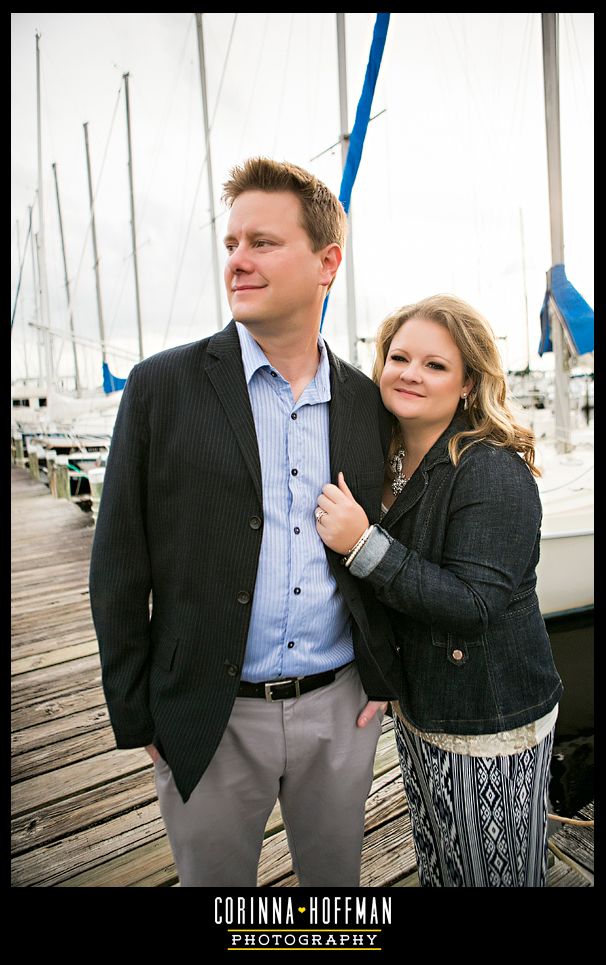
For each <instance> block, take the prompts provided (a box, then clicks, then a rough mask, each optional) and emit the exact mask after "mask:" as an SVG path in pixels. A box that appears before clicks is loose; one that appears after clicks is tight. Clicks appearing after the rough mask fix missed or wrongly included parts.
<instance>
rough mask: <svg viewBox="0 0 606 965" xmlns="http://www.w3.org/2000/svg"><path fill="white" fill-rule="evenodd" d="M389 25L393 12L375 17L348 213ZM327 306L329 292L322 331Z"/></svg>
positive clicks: (348, 178) (351, 153)
mask: <svg viewBox="0 0 606 965" xmlns="http://www.w3.org/2000/svg"><path fill="white" fill-rule="evenodd" d="M388 26H389V14H388V13H378V14H377V19H376V20H375V29H374V31H373V35H372V43H371V45H370V54H369V55H368V64H367V65H366V75H365V77H364V84H363V86H362V93H361V94H360V100H359V101H358V108H357V110H356V119H355V121H354V126H353V130H352V132H351V134H350V136H349V149H348V151H347V158H346V160H345V167H344V168H343V176H342V178H341V188H340V191H339V201H340V202H341V204H342V205H343V207H344V208H345V212H346V213H348V212H349V205H350V202H351V192H352V188H353V186H354V181H355V180H356V175H357V173H358V168H359V167H360V160H361V158H362V148H363V147H364V139H365V137H366V130H367V128H368V121H369V119H370V108H371V107H372V99H373V97H374V93H375V87H376V85H377V77H378V76H379V68H380V67H381V60H382V59H383V50H384V48H385V40H386V38H387V28H388ZM327 306H328V295H326V298H325V299H324V305H323V307H322V322H321V323H320V331H322V325H323V324H324V316H325V315H326V308H327Z"/></svg>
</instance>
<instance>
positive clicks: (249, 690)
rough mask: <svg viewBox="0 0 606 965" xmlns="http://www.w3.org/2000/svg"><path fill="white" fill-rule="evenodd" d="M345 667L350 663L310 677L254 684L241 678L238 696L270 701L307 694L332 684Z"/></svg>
mask: <svg viewBox="0 0 606 965" xmlns="http://www.w3.org/2000/svg"><path fill="white" fill-rule="evenodd" d="M350 662H351V661H350ZM345 667H349V664H348V663H344V664H343V666H342V667H337V668H336V669H335V670H326V671H324V673H313V674H310V675H309V676H308V677H289V678H288V679H286V680H269V681H268V682H267V683H258V684H253V683H250V682H249V681H248V680H241V681H240V686H239V688H238V697H263V698H264V699H265V700H270V701H271V700H288V699H289V698H290V697H300V696H301V694H307V693H309V691H310V690H316V689H317V688H318V687H325V686H326V684H331V683H332V682H333V680H334V679H335V677H336V675H337V674H338V673H339V671H340V670H344V669H345Z"/></svg>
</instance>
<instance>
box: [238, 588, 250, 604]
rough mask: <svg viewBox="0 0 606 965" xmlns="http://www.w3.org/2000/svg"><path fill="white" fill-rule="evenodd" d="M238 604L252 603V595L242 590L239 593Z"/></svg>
mask: <svg viewBox="0 0 606 965" xmlns="http://www.w3.org/2000/svg"><path fill="white" fill-rule="evenodd" d="M238 603H250V593H249V592H248V590H240V592H239V593H238Z"/></svg>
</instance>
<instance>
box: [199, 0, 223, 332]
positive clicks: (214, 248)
mask: <svg viewBox="0 0 606 965" xmlns="http://www.w3.org/2000/svg"><path fill="white" fill-rule="evenodd" d="M196 28H197V33H198V59H199V61H200V84H201V88H202V111H203V114H204V138H205V144H206V173H207V177H208V200H209V206H210V231H211V248H212V259H213V277H214V281H215V311H216V313H217V328H219V329H221V328H223V320H222V315H223V310H222V306H221V292H222V290H223V289H222V285H221V280H220V276H219V257H218V254H217V222H216V218H215V195H214V190H213V169H212V163H211V157H210V127H209V124H208V104H207V101H206V66H205V61H204V34H203V31H202V14H201V13H197V14H196Z"/></svg>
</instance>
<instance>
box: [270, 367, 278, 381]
mask: <svg viewBox="0 0 606 965" xmlns="http://www.w3.org/2000/svg"><path fill="white" fill-rule="evenodd" d="M271 377H272V379H277V378H278V373H277V372H274V370H273V369H272V372H271Z"/></svg>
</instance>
